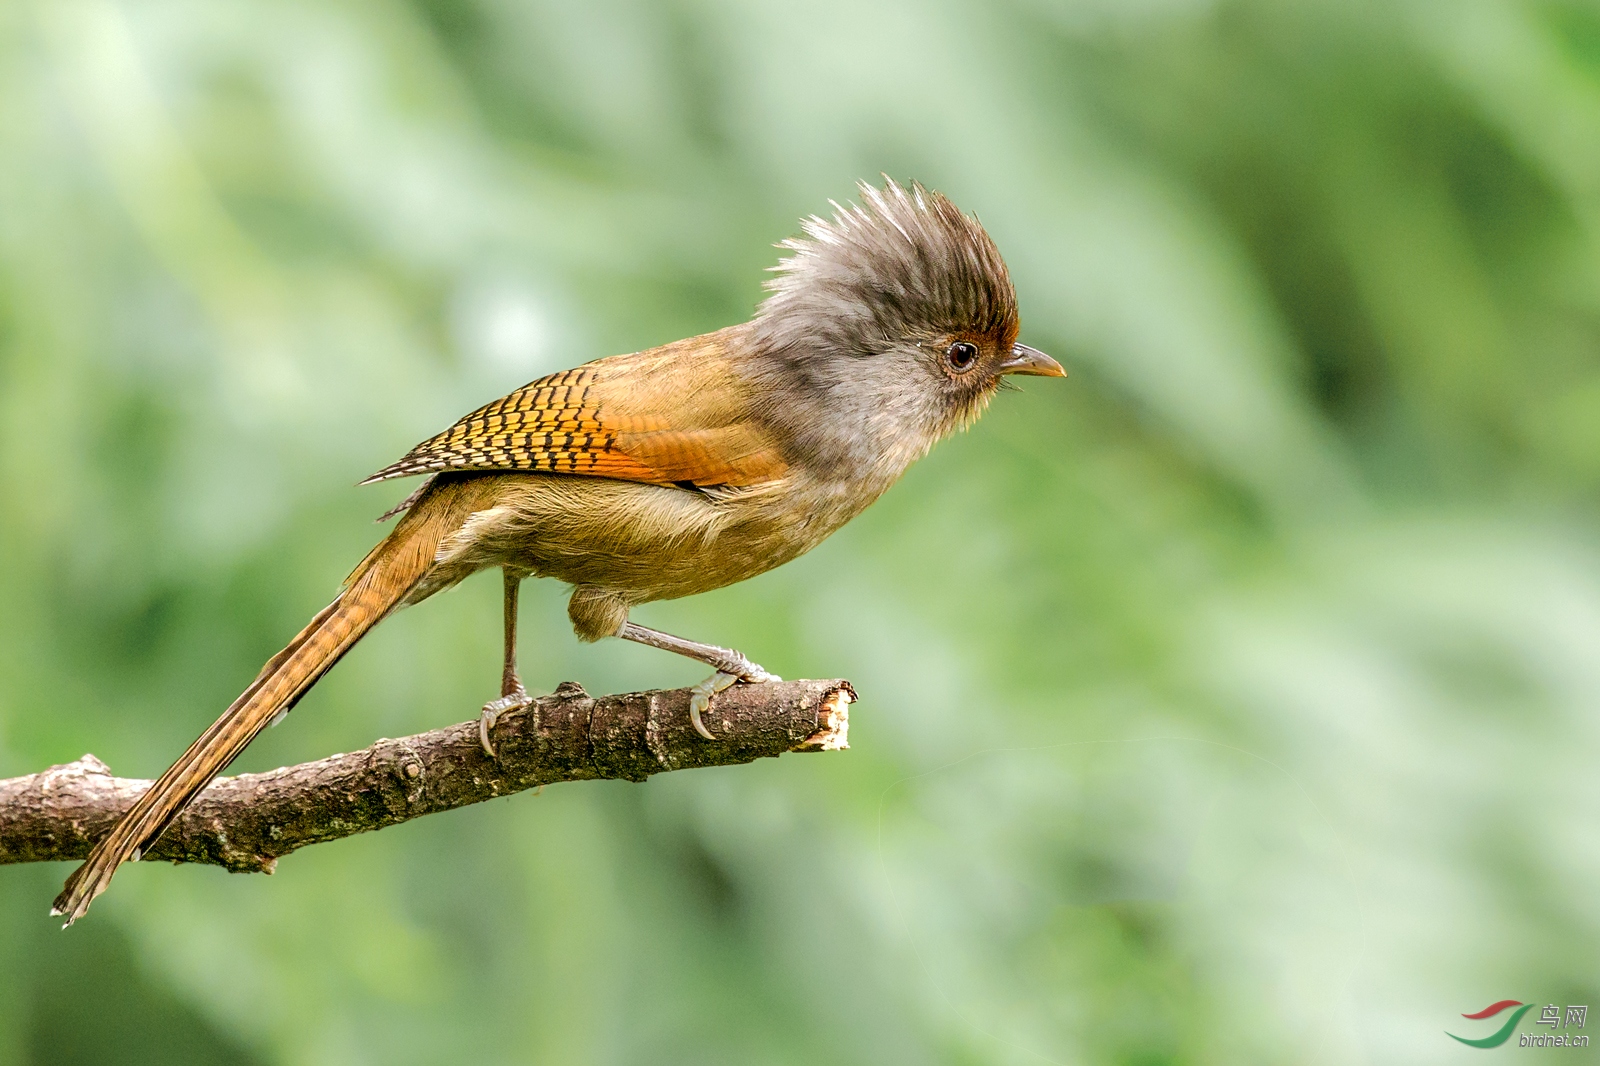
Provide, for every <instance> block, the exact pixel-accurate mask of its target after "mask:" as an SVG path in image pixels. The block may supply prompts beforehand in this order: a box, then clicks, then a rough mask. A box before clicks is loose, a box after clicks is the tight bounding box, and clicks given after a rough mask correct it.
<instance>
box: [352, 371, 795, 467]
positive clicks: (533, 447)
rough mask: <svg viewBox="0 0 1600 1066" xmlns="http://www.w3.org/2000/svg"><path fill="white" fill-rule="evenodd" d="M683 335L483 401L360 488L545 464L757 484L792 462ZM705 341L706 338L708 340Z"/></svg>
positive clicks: (738, 387)
mask: <svg viewBox="0 0 1600 1066" xmlns="http://www.w3.org/2000/svg"><path fill="white" fill-rule="evenodd" d="M691 343H692V342H687V341H680V342H678V344H674V345H668V346H667V347H666V348H663V349H656V350H654V351H651V352H644V353H640V354H637V355H631V356H616V357H613V358H611V359H602V360H599V361H598V362H594V363H588V364H586V365H584V366H580V367H576V368H574V369H572V370H563V371H561V372H560V373H556V374H551V375H549V376H548V377H543V378H540V379H539V380H537V381H534V382H531V383H530V384H528V385H525V386H523V387H522V388H520V389H518V390H517V391H515V392H513V393H511V394H510V395H509V396H505V397H503V398H501V399H499V400H496V401H494V402H493V403H490V404H486V405H485V406H483V407H480V408H479V409H478V410H476V411H474V412H472V413H471V414H469V415H467V416H466V417H465V418H463V419H461V421H459V422H457V423H456V424H455V425H453V426H451V427H450V428H449V429H447V430H445V431H444V432H443V433H440V434H438V435H437V436H434V437H431V438H429V439H428V440H425V441H423V442H422V443H421V444H419V445H417V446H416V447H415V448H413V449H411V451H410V452H409V453H407V454H406V456H405V457H404V458H402V459H401V460H400V461H399V462H396V463H393V464H391V465H390V466H387V467H384V468H383V469H382V470H380V471H378V472H377V473H376V474H373V475H372V476H371V477H369V478H367V480H366V481H364V482H362V484H369V483H371V482H374V481H383V480H386V479H388V478H394V477H405V476H407V475H410V474H427V473H437V472H440V471H444V470H503V471H514V470H515V471H548V472H551V473H558V474H577V475H581V476H587V477H609V478H618V479H621V480H624V481H643V482H650V483H654V484H659V485H672V484H679V485H682V484H685V483H688V484H693V485H696V486H704V485H751V484H755V483H757V482H761V481H769V480H772V479H774V478H776V477H780V476H782V474H783V472H784V469H785V464H784V462H783V460H782V458H781V456H780V455H779V453H778V451H777V449H776V448H775V447H774V446H773V444H772V442H771V440H770V439H769V438H768V437H767V435H766V433H765V432H764V431H763V430H762V429H761V428H760V427H759V426H757V425H755V424H753V423H752V422H750V421H749V420H748V418H746V417H743V416H744V414H745V411H744V410H743V404H742V403H737V402H735V403H732V404H730V403H729V402H728V401H729V400H730V398H734V397H739V396H742V394H743V392H744V389H743V387H742V384H741V383H739V382H737V381H736V380H734V379H733V377H732V375H731V374H729V373H728V372H726V371H725V370H724V371H722V372H720V373H719V372H718V371H717V369H716V368H717V366H718V365H719V362H720V361H718V360H715V359H710V360H708V359H704V358H698V359H697V358H693V357H694V356H701V355H704V354H705V353H702V352H696V351H693V350H690V351H684V350H683V348H684V346H686V345H689V344H691ZM702 343H703V341H702Z"/></svg>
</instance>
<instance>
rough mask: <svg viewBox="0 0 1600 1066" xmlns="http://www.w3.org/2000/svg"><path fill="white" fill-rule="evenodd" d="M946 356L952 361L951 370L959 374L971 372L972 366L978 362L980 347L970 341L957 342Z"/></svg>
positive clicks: (946, 351)
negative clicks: (965, 371)
mask: <svg viewBox="0 0 1600 1066" xmlns="http://www.w3.org/2000/svg"><path fill="white" fill-rule="evenodd" d="M944 354H945V358H946V359H949V360H950V369H952V370H954V371H956V372H958V373H959V372H960V371H963V370H971V369H972V364H973V363H976V362H977V361H978V346H977V345H976V344H973V343H971V342H969V341H956V342H955V343H954V344H952V345H951V346H950V347H949V348H947V349H946V350H945V353H944Z"/></svg>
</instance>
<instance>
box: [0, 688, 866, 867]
mask: <svg viewBox="0 0 1600 1066" xmlns="http://www.w3.org/2000/svg"><path fill="white" fill-rule="evenodd" d="M854 699H855V690H854V689H852V688H851V687H850V683H849V682H848V681H773V682H767V683H766V684H760V685H735V686H734V687H732V688H730V689H728V690H727V691H725V692H723V693H721V694H720V695H718V696H717V698H716V699H715V700H714V701H713V702H712V705H711V709H710V710H709V711H708V712H707V713H706V715H705V721H706V725H707V726H709V727H710V728H711V730H712V732H714V733H716V735H717V739H716V740H715V741H708V740H705V739H704V738H703V737H701V736H699V735H698V734H697V733H695V731H694V728H693V727H692V726H691V725H690V724H689V690H688V689H673V690H670V691H656V692H634V693H628V694H626V695H621V696H601V697H599V698H595V697H592V696H590V695H588V694H587V693H585V692H584V691H583V689H582V688H581V687H580V686H578V685H576V684H573V683H572V682H570V681H569V682H565V683H563V684H562V685H561V686H560V687H559V688H557V689H556V691H555V692H554V693H553V694H552V695H549V696H545V697H543V698H542V699H539V700H536V701H535V702H534V703H533V705H532V706H530V707H528V708H526V709H524V710H521V711H513V712H510V713H507V714H504V715H502V716H501V717H500V720H499V722H498V723H497V724H496V725H495V728H494V738H493V739H494V743H495V750H496V751H497V752H498V758H495V759H491V758H490V757H489V756H488V755H487V754H485V753H484V750H483V748H482V747H481V746H480V745H479V743H478V722H477V721H476V720H473V721H470V722H462V723H460V724H459V725H453V726H449V727H447V728H445V729H436V730H434V731H432V732H431V733H419V734H417V735H416V736H412V737H406V738H404V739H403V740H380V741H378V742H377V743H376V744H374V745H372V747H370V748H367V749H366V750H365V751H358V752H352V753H350V754H347V755H334V756H330V757H329V758H326V759H319V760H318V761H316V762H308V763H302V764H300V765H299V766H286V767H284V768H283V769H280V770H273V771H271V772H270V773H265V774H240V775H239V776H238V777H219V778H218V779H217V780H215V781H213V782H212V783H211V785H210V786H209V787H208V788H207V789H206V790H205V791H204V792H202V793H201V794H200V795H199V796H198V797H197V798H196V799H195V802H194V803H193V804H192V805H190V807H189V808H188V809H187V810H186V811H184V812H183V814H182V815H180V816H179V817H178V819H177V820H176V821H175V822H173V824H172V826H171V828H169V829H168V830H167V831H166V833H165V834H163V835H162V837H161V839H160V840H159V841H158V842H157V843H156V845H155V846H154V847H152V848H150V849H149V850H148V852H146V854H145V858H147V859H162V860H167V861H170V862H203V863H211V864H213V865H216V866H223V867H226V868H227V869H229V870H235V871H256V870H259V871H264V872H266V873H271V872H272V869H273V866H274V865H276V863H277V861H278V859H279V857H281V856H284V855H287V854H289V853H290V852H291V851H294V850H295V849H296V848H302V847H305V846H306V845H307V844H316V843H319V842H321V841H324V840H337V839H339V838H340V837H347V836H351V835H353V834H355V833H364V832H367V831H369V830H373V829H382V828H383V827H384V826H389V825H395V824H397V823H399V822H405V821H410V820H411V819H412V818H419V817H421V816H422V815H425V814H433V813H434V812H436V811H447V810H452V809H454V808H456V807H464V806H466V805H467V804H469V803H481V802H482V801H484V800H488V799H494V798H495V797H497V796H505V795H509V794H511V793H513V792H520V791H522V790H523V789H528V788H534V787H536V786H540V785H547V784H551V783H553V782H556V781H579V780H587V779H591V778H621V779H623V780H627V781H643V780H644V779H645V778H647V777H649V776H650V775H651V774H655V773H661V772H662V771H665V770H683V769H689V768H692V767H696V766H726V765H731V764H734V763H743V762H750V761H752V760H754V759H758V758H762V757H764V756H777V755H780V754H782V753H783V752H786V751H833V750H837V749H839V748H845V747H848V746H849V745H848V744H847V742H846V741H847V736H848V729H849V713H848V705H849V704H850V703H851V702H852V701H853V700H854ZM149 786H150V782H148V781H139V780H133V779H129V778H121V777H112V776H111V771H110V769H109V768H107V766H106V765H105V764H104V763H102V762H101V761H100V760H99V759H97V758H95V757H94V756H93V755H85V756H84V757H83V758H81V759H79V760H78V761H77V762H72V763H67V764H66V765H64V766H53V767H51V768H50V769H48V770H46V771H44V772H43V773H38V774H31V775H29V776H27V777H14V778H11V779H10V780H3V781H0V863H14V862H42V861H45V860H50V859H82V858H83V857H84V856H86V855H87V854H88V853H89V848H90V846H91V845H92V844H93V843H94V841H96V840H98V839H99V838H100V837H101V836H103V835H105V833H107V832H108V831H109V830H110V829H111V826H112V825H113V824H114V823H115V822H116V820H117V819H118V818H119V817H121V815H122V812H123V811H125V810H127V809H128V807H129V806H130V805H132V803H133V801H134V800H135V799H136V798H137V797H138V796H139V795H140V794H141V793H142V792H144V790H145V789H146V788H148V787H149Z"/></svg>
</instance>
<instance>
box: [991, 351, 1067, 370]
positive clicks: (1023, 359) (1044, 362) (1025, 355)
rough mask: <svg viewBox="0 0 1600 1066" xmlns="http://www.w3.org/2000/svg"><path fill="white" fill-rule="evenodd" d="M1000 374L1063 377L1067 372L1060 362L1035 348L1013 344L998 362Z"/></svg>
mask: <svg viewBox="0 0 1600 1066" xmlns="http://www.w3.org/2000/svg"><path fill="white" fill-rule="evenodd" d="M1000 373H1002V374H1035V375H1037V376H1039V377H1042V378H1064V377H1066V376H1067V372H1066V371H1065V370H1063V369H1062V368H1061V364H1060V363H1058V362H1056V361H1055V360H1054V359H1052V358H1050V357H1049V356H1048V355H1045V354H1044V353H1043V352H1041V351H1040V350H1039V349H1037V348H1030V347H1028V346H1027V345H1026V344H1017V345H1013V346H1012V348H1011V355H1010V356H1009V357H1007V358H1006V360H1005V361H1004V362H1002V363H1001V364H1000Z"/></svg>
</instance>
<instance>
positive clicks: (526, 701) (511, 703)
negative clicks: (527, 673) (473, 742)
mask: <svg viewBox="0 0 1600 1066" xmlns="http://www.w3.org/2000/svg"><path fill="white" fill-rule="evenodd" d="M532 703H533V697H532V696H530V695H528V690H527V689H525V688H523V687H522V686H521V685H520V684H519V685H517V688H516V691H514V692H508V693H507V694H506V695H504V696H501V697H500V698H499V699H497V700H490V701H489V702H488V703H485V704H484V705H483V714H481V715H480V716H479V717H478V743H480V744H482V745H483V750H484V751H486V752H488V753H489V758H491V759H498V758H499V756H498V755H496V754H495V753H494V745H493V744H492V743H490V741H489V730H491V729H493V728H494V725H495V723H496V722H498V721H499V720H500V716H501V715H502V714H505V713H506V712H507V711H520V710H522V708H524V707H528V706H531V705H532Z"/></svg>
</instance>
